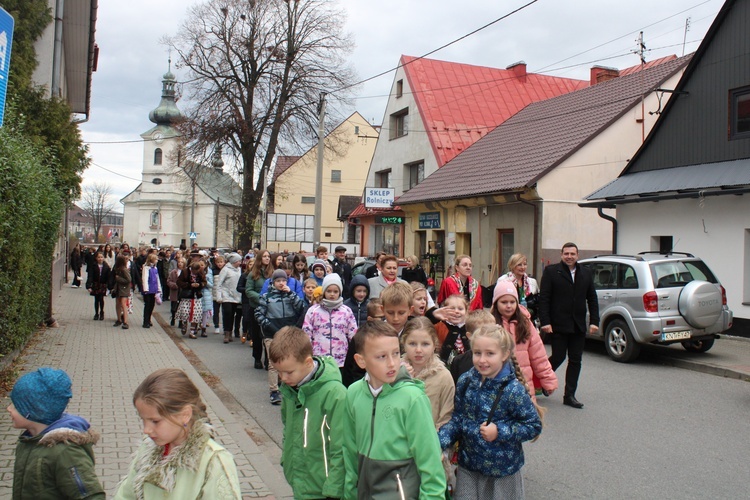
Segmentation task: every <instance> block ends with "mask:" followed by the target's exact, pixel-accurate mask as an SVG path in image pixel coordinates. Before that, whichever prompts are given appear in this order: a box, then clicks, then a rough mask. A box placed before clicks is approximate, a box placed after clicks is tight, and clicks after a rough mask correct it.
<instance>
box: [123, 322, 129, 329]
mask: <svg viewBox="0 0 750 500" xmlns="http://www.w3.org/2000/svg"><path fill="white" fill-rule="evenodd" d="M128 328H130V325H128V324H127V323H123V324H122V329H123V330H127V329H128Z"/></svg>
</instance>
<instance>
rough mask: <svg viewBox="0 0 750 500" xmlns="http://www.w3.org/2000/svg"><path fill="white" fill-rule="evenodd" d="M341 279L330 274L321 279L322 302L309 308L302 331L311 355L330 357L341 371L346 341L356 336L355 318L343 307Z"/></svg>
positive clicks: (344, 357) (349, 310)
mask: <svg viewBox="0 0 750 500" xmlns="http://www.w3.org/2000/svg"><path fill="white" fill-rule="evenodd" d="M342 289H343V285H342V284H341V277H340V276H339V275H338V274H336V273H331V274H329V275H327V276H326V277H325V278H323V299H322V300H321V301H320V303H318V304H315V305H312V306H310V309H308V310H307V314H305V321H304V323H303V324H302V330H304V332H305V333H306V334H307V335H308V336H309V337H310V340H311V341H312V348H313V355H314V356H331V357H332V358H333V359H335V360H336V364H337V365H338V366H339V368H341V367H342V366H344V361H345V360H346V353H347V351H348V349H349V341H350V340H351V339H352V338H353V337H354V334H355V333H357V319H356V318H355V317H354V313H353V312H352V310H351V309H349V308H348V307H347V306H345V305H344V299H343V297H342V296H341V291H342Z"/></svg>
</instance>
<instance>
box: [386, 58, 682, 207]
mask: <svg viewBox="0 0 750 500" xmlns="http://www.w3.org/2000/svg"><path fill="white" fill-rule="evenodd" d="M690 57H691V56H690V55H688V56H684V57H681V58H679V59H671V60H669V61H667V62H663V63H662V64H659V65H656V66H653V67H651V68H647V69H644V70H643V71H642V72H640V71H639V72H637V73H634V74H630V75H629V76H624V77H618V78H615V79H613V80H609V81H607V82H603V83H599V84H597V85H594V86H591V87H587V88H584V89H582V90H578V91H576V92H571V93H567V94H565V95H561V96H559V97H555V98H552V99H548V100H544V101H540V102H536V103H533V104H530V105H528V106H527V107H526V108H524V109H523V110H521V111H520V112H518V113H517V114H515V115H514V116H513V117H512V118H510V119H509V120H507V121H505V122H504V123H503V124H502V125H500V126H498V127H497V128H495V129H494V130H493V131H492V132H490V133H489V134H488V135H487V136H486V137H483V138H482V139H481V140H479V141H477V142H476V143H475V144H474V145H473V146H471V147H470V148H469V149H468V150H467V151H465V152H464V153H462V154H461V155H459V156H457V157H455V158H454V159H453V160H452V161H451V162H450V163H448V164H447V165H445V166H444V167H443V168H440V169H438V170H437V171H435V172H434V173H432V174H431V175H430V176H429V177H427V178H426V179H425V180H424V181H423V182H422V183H420V184H419V185H417V186H415V187H414V188H412V189H411V190H409V191H407V192H406V193H404V194H403V195H402V196H400V197H399V198H398V199H397V200H396V202H397V203H399V204H400V205H403V204H406V203H418V202H424V201H435V200H444V199H448V198H467V197H473V196H479V195H483V194H490V193H498V192H503V191H513V190H521V189H524V188H525V187H527V186H530V185H532V184H534V183H535V182H536V181H537V180H538V179H539V178H540V177H542V176H543V175H544V174H546V173H547V172H548V171H549V170H551V169H552V168H554V167H555V166H556V165H557V164H558V163H559V162H561V161H562V160H564V159H565V158H567V157H568V156H569V155H570V154H572V153H573V152H574V151H575V150H576V149H578V148H579V147H581V146H582V145H583V144H585V143H586V142H588V141H589V140H590V139H591V138H592V137H594V136H595V135H596V134H598V133H599V132H600V131H601V130H603V129H604V128H606V127H607V126H609V124H610V123H612V122H613V121H614V120H615V119H617V118H618V117H619V116H621V115H622V114H623V113H625V112H626V111H627V110H628V109H630V108H631V107H632V106H633V105H635V104H636V103H637V102H638V101H639V100H640V96H641V93H642V92H643V91H644V89H645V91H646V92H651V91H653V89H655V88H657V87H658V86H659V85H660V84H661V83H662V82H664V81H665V80H666V79H667V78H669V77H670V76H672V75H673V74H674V73H676V72H677V71H678V70H679V69H680V68H682V67H683V66H685V65H686V64H687V63H688V61H689V59H690ZM458 179H460V182H457V180H458Z"/></svg>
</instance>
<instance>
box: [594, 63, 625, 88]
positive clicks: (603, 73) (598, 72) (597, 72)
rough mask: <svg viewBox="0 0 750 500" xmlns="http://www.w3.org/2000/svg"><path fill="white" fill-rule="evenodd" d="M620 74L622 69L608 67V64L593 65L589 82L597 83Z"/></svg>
mask: <svg viewBox="0 0 750 500" xmlns="http://www.w3.org/2000/svg"><path fill="white" fill-rule="evenodd" d="M618 76H620V70H619V69H617V68H608V67H606V66H593V67H592V68H591V78H590V80H589V83H590V84H591V85H596V84H597V83H602V82H606V81H607V80H612V79H614V78H617V77H618Z"/></svg>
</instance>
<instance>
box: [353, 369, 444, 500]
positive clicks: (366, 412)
mask: <svg viewBox="0 0 750 500" xmlns="http://www.w3.org/2000/svg"><path fill="white" fill-rule="evenodd" d="M344 418H345V422H344V429H345V430H346V432H345V435H344V467H345V468H346V479H345V484H344V496H343V498H345V499H348V500H349V499H352V500H353V499H356V498H358V499H361V500H364V499H368V500H369V499H372V500H381V499H383V500H385V499H394V500H404V499H416V498H419V499H421V500H426V499H435V500H436V499H444V498H445V489H446V481H445V472H444V471H443V465H442V451H441V450H440V443H439V441H438V437H437V432H436V431H435V425H434V424H433V422H432V410H431V409H430V401H429V399H427V396H426V395H425V393H424V384H423V383H422V381H421V380H416V379H412V378H411V377H410V376H409V374H408V373H407V371H406V369H405V368H404V367H402V368H401V369H400V370H399V373H398V375H397V376H396V380H395V381H394V382H393V384H385V385H383V389H382V391H381V392H380V393H379V394H378V396H377V397H373V395H372V392H371V391H370V387H369V386H368V383H367V380H366V379H362V380H358V381H357V382H355V383H353V384H352V385H351V386H350V387H349V390H348V392H347V395H346V412H345V414H344Z"/></svg>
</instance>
